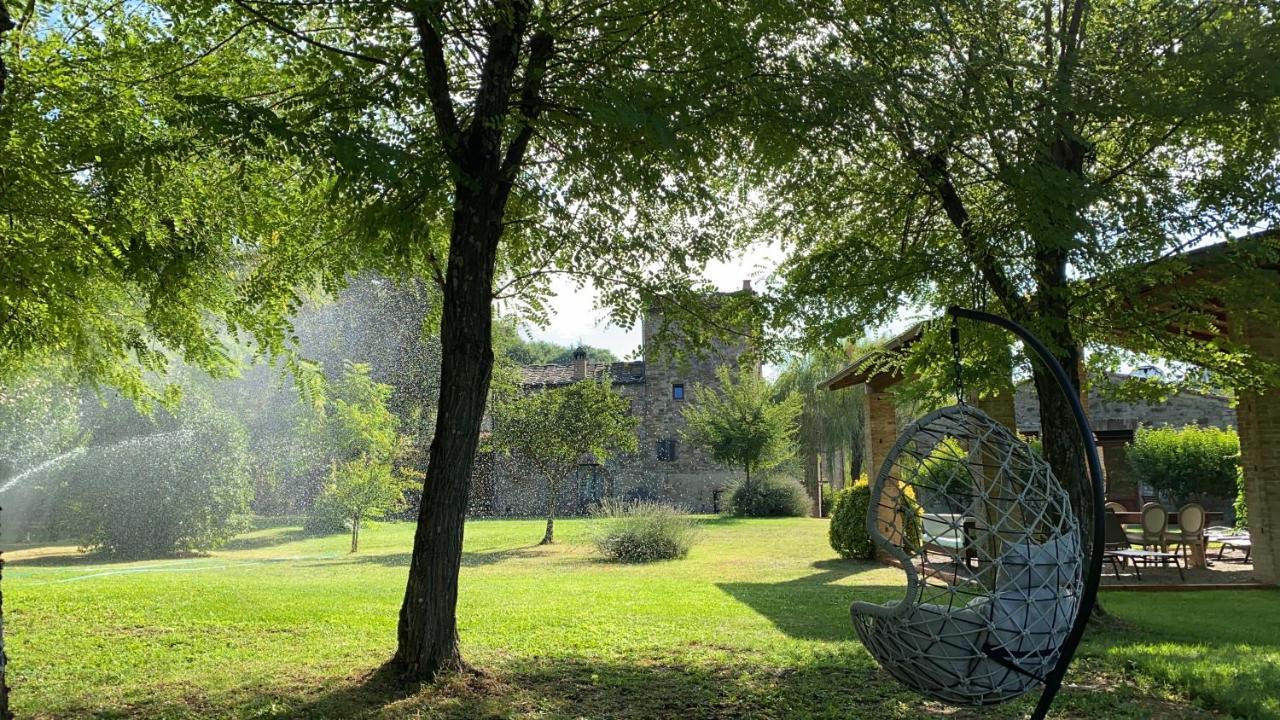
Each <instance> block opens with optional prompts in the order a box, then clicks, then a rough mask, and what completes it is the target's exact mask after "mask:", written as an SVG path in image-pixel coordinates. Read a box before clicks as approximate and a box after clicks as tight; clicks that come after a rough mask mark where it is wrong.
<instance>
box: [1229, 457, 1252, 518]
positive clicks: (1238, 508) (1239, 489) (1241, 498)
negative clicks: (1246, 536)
mask: <svg viewBox="0 0 1280 720" xmlns="http://www.w3.org/2000/svg"><path fill="white" fill-rule="evenodd" d="M1231 510H1232V512H1233V513H1234V514H1235V516H1236V518H1235V527H1236V529H1237V530H1248V529H1249V505H1248V498H1247V496H1246V495H1245V492H1244V468H1242V467H1238V468H1236V499H1235V502H1233V503H1232V504H1231Z"/></svg>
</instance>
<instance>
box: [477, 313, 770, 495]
mask: <svg viewBox="0 0 1280 720" xmlns="http://www.w3.org/2000/svg"><path fill="white" fill-rule="evenodd" d="M664 322H666V321H665V319H664V318H663V316H662V315H661V314H660V313H658V312H653V311H651V312H649V313H647V314H646V315H645V318H644V321H643V328H642V331H643V342H644V356H645V360H644V382H643V383H635V384H615V385H614V390H615V391H616V392H618V393H619V394H620V395H622V396H624V397H627V398H629V399H630V401H631V413H632V415H634V416H635V417H637V418H638V419H639V422H638V424H637V427H636V436H637V440H638V445H639V450H638V452H636V453H632V454H627V455H624V456H619V457H615V458H610V459H609V460H608V462H607V463H606V464H605V466H604V468H603V469H601V470H593V469H591V468H581V469H580V470H579V471H578V472H576V473H575V474H574V477H571V478H569V479H567V480H565V481H564V482H563V484H562V486H561V490H560V494H559V498H558V503H557V511H556V512H557V514H558V515H575V514H580V513H582V512H584V511H585V510H586V509H587V508H588V507H589V505H590V504H591V502H592V501H594V499H596V498H598V497H600V496H601V494H602V491H603V490H604V489H605V488H607V489H608V490H609V491H610V494H611V496H612V497H615V498H620V499H652V500H662V501H665V502H671V503H674V504H676V505H679V506H682V507H684V508H687V509H688V510H690V511H691V512H700V513H704V512H713V511H716V510H719V509H722V508H723V501H724V497H723V496H724V490H725V489H726V488H727V487H728V486H730V485H731V484H732V483H733V482H734V481H736V480H737V479H739V478H740V477H741V475H742V473H741V472H740V471H734V470H732V469H726V468H723V467H721V466H720V465H718V464H716V463H715V462H713V461H712V460H711V458H710V457H709V456H708V455H707V454H706V453H705V452H703V451H702V450H700V449H697V448H694V447H691V446H690V445H689V444H688V443H686V442H685V441H684V440H683V438H682V437H681V434H682V431H683V430H684V428H685V422H684V416H683V414H682V411H683V409H684V408H685V407H686V406H687V405H688V404H689V403H691V402H694V395H695V393H696V388H698V387H706V388H712V389H718V388H719V387H720V383H719V381H718V380H717V379H716V376H715V371H716V368H717V367H720V366H721V365H736V364H737V363H738V362H740V361H741V360H742V358H743V355H744V353H745V345H729V344H718V345H716V346H715V347H714V348H713V349H712V350H711V351H710V352H709V353H707V355H706V356H705V357H702V358H679V359H675V358H672V357H671V356H670V354H669V353H659V352H656V351H655V348H654V336H655V335H657V334H658V333H659V332H660V331H661V330H662V329H663V323H664ZM668 328H669V329H673V328H670V326H668ZM755 370H756V372H759V371H760V367H759V365H758V364H757V365H756V366H755ZM676 385H681V386H682V387H683V389H684V398H683V399H678V398H676V397H675V396H674V393H673V388H674V386H676ZM533 392H536V390H535V391H533ZM668 449H674V451H675V457H674V459H666V455H667V453H666V452H665V451H666V450H668ZM487 482H488V486H489V487H491V488H492V490H491V491H490V492H488V493H486V500H487V502H486V504H485V505H484V506H483V507H482V506H481V504H480V503H475V504H474V506H473V508H472V512H473V513H484V514H494V515H508V516H509V515H515V516H538V515H541V514H544V513H545V512H546V505H547V503H546V481H545V479H543V478H540V477H536V474H535V473H534V472H533V471H531V470H529V469H528V467H527V466H524V465H522V464H521V463H520V461H519V459H518V458H514V457H513V458H496V459H495V460H494V465H493V471H492V478H491V479H487Z"/></svg>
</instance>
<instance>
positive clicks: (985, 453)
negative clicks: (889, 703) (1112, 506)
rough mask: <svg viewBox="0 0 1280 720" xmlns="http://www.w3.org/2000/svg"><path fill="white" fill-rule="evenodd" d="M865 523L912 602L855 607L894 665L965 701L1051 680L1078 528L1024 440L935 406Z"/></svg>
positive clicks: (930, 690) (1078, 588)
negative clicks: (899, 572) (904, 583)
mask: <svg viewBox="0 0 1280 720" xmlns="http://www.w3.org/2000/svg"><path fill="white" fill-rule="evenodd" d="M867 527H868V530H869V531H870V533H871V538H872V541H873V542H874V543H875V545H876V546H877V548H878V549H879V551H880V552H881V554H882V556H884V557H887V558H888V559H889V560H890V561H891V562H894V563H895V564H897V565H899V566H900V567H901V568H902V570H903V571H904V573H905V574H906V580H907V588H906V595H905V597H904V598H903V599H901V600H898V601H895V602H890V603H887V604H883V605H882V604H875V603H868V602H855V603H854V604H853V607H852V608H851V612H852V616H853V623H854V627H855V629H856V630H857V632H858V635H859V637H860V638H861V639H862V642H863V644H865V645H866V647H867V649H868V651H870V652H871V654H872V655H873V656H874V657H875V658H876V660H877V661H879V663H880V664H881V666H882V667H884V668H885V670H887V671H888V672H889V673H890V674H892V675H893V676H894V677H895V678H897V679H898V680H899V681H900V682H902V683H904V684H905V685H907V686H909V687H911V688H913V689H915V690H916V691H918V692H920V693H922V694H924V695H927V696H930V697H933V698H936V699H938V700H943V701H946V702H950V703H955V704H966V705H989V704H993V703H998V702H1003V701H1006V700H1009V699H1012V698H1014V697H1017V696H1019V695H1021V694H1023V693H1025V692H1027V691H1028V690H1031V689H1033V688H1035V687H1038V686H1039V685H1040V683H1042V682H1043V681H1044V678H1045V676H1046V675H1048V674H1049V673H1050V671H1051V670H1052V669H1053V668H1054V667H1055V665H1056V664H1057V662H1058V660H1059V657H1060V655H1061V653H1062V647H1063V643H1064V642H1065V640H1066V638H1067V635H1068V634H1069V633H1070V632H1071V628H1072V625H1073V624H1074V622H1075V619H1076V615H1077V612H1078V609H1079V605H1080V597H1081V593H1082V590H1083V579H1082V558H1081V549H1080V526H1079V521H1078V520H1077V518H1076V515H1075V514H1074V512H1073V511H1072V507H1071V502H1070V499H1069V498H1068V496H1067V493H1066V491H1065V490H1064V489H1063V487H1062V485H1061V484H1060V483H1059V482H1058V480H1057V479H1056V478H1055V477H1054V475H1053V472H1052V471H1051V470H1050V468H1049V465H1048V463H1047V462H1045V461H1044V459H1043V458H1041V457H1040V456H1039V455H1038V454H1037V453H1036V452H1035V451H1033V450H1032V449H1031V448H1030V447H1029V446H1028V445H1027V444H1026V443H1024V442H1022V441H1021V440H1019V439H1018V438H1017V437H1016V436H1014V434H1013V433H1012V432H1010V431H1009V429H1008V428H1006V427H1005V426H1003V425H1001V424H1000V423H998V422H996V421H995V420H993V419H992V418H990V417H989V416H987V415H986V414H985V413H983V412H982V411H981V410H979V409H977V408H975V407H971V406H968V405H965V404H960V405H955V406H952V407H947V408H943V409H941V410H938V411H935V412H933V413H930V414H929V415H927V416H925V417H923V418H921V419H920V420H918V421H917V422H915V423H913V424H912V425H911V426H909V427H908V428H907V430H906V431H905V432H904V433H903V434H902V436H901V437H900V438H899V439H898V442H897V444H895V445H894V447H893V449H892V450H891V451H890V453H889V455H888V457H887V458H886V459H885V462H884V464H883V466H882V467H881V468H880V472H879V474H878V475H877V476H876V479H875V482H874V483H873V485H872V488H871V503H870V507H869V508H868V512H867Z"/></svg>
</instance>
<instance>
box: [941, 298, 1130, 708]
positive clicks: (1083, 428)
mask: <svg viewBox="0 0 1280 720" xmlns="http://www.w3.org/2000/svg"><path fill="white" fill-rule="evenodd" d="M947 314H948V315H950V316H952V317H956V318H965V319H967V320H977V321H979V322H985V323H987V324H990V325H995V326H997V327H1001V328H1004V329H1005V330H1008V331H1009V332H1011V333H1013V334H1014V335H1017V336H1018V338H1020V339H1021V340H1022V341H1023V342H1024V343H1026V345H1027V347H1029V348H1031V349H1032V351H1034V352H1035V354H1036V355H1037V356H1038V357H1039V358H1040V360H1041V361H1042V362H1043V363H1044V364H1045V366H1046V367H1048V368H1049V371H1050V372H1051V373H1053V376H1054V378H1055V379H1056V380H1057V381H1058V386H1059V387H1060V388H1061V389H1062V393H1063V394H1064V395H1066V396H1067V399H1068V400H1069V401H1070V402H1071V410H1072V413H1073V414H1074V415H1075V418H1076V424H1077V425H1078V426H1079V427H1080V437H1081V439H1082V440H1084V447H1085V450H1086V452H1085V459H1086V460H1087V462H1088V465H1089V475H1090V479H1091V481H1092V483H1091V484H1092V488H1091V489H1092V491H1093V556H1092V557H1090V558H1089V564H1088V570H1087V572H1086V573H1085V577H1084V593H1083V595H1082V597H1081V598H1080V610H1079V613H1078V614H1077V615H1076V620H1075V623H1074V624H1073V625H1072V626H1071V632H1070V633H1069V634H1068V635H1067V639H1066V642H1064V643H1063V645H1062V655H1061V657H1059V659H1058V664H1057V666H1055V667H1054V668H1053V672H1051V673H1049V676H1048V677H1047V678H1045V682H1044V692H1042V693H1041V694H1040V702H1039V703H1037V704H1036V709H1035V712H1033V713H1032V714H1031V718H1032V720H1044V717H1045V716H1046V715H1048V713H1049V706H1050V705H1052V704H1053V698H1054V696H1056V695H1057V694H1058V689H1059V688H1060V687H1062V678H1063V677H1064V676H1065V675H1066V674H1067V667H1068V666H1069V665H1070V664H1071V658H1072V657H1073V656H1074V655H1075V653H1076V648H1078V647H1079V646H1080V640H1081V638H1083V637H1084V628H1085V625H1086V624H1087V623H1088V622H1089V616H1090V615H1092V614H1093V607H1094V605H1095V604H1097V600H1098V582H1099V580H1100V579H1101V577H1102V550H1103V545H1104V544H1106V534H1105V533H1106V515H1105V514H1104V513H1105V509H1104V508H1103V501H1104V498H1103V496H1104V494H1105V491H1104V488H1103V486H1102V461H1101V460H1099V459H1098V448H1097V445H1096V444H1095V442H1094V436H1093V428H1092V427H1090V426H1089V418H1087V417H1085V414H1084V406H1082V405H1081V404H1080V397H1079V394H1078V393H1076V392H1075V390H1074V389H1073V388H1072V386H1071V380H1070V379H1069V378H1068V377H1067V373H1066V371H1065V370H1063V369H1062V364H1061V363H1059V362H1058V360H1057V359H1056V358H1054V357H1053V354H1052V353H1050V352H1049V349H1048V348H1046V347H1045V346H1044V343H1041V342H1040V340H1039V339H1037V338H1036V336H1034V335H1032V334H1031V332H1030V331H1028V330H1027V329H1026V328H1024V327H1022V326H1021V325H1019V324H1018V323H1015V322H1014V321H1012V320H1010V319H1008V318H1003V317H1000V316H999V315H992V314H991V313H986V312H982V311H980V310H969V309H967V308H962V307H959V306H956V305H953V306H951V307H948V308H947Z"/></svg>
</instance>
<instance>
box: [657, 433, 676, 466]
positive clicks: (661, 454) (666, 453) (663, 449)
mask: <svg viewBox="0 0 1280 720" xmlns="http://www.w3.org/2000/svg"><path fill="white" fill-rule="evenodd" d="M657 450H658V459H659V460H661V461H662V462H673V461H674V460H675V459H676V454H677V452H676V441H675V438H667V439H666V440H659V441H658V442H657Z"/></svg>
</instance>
